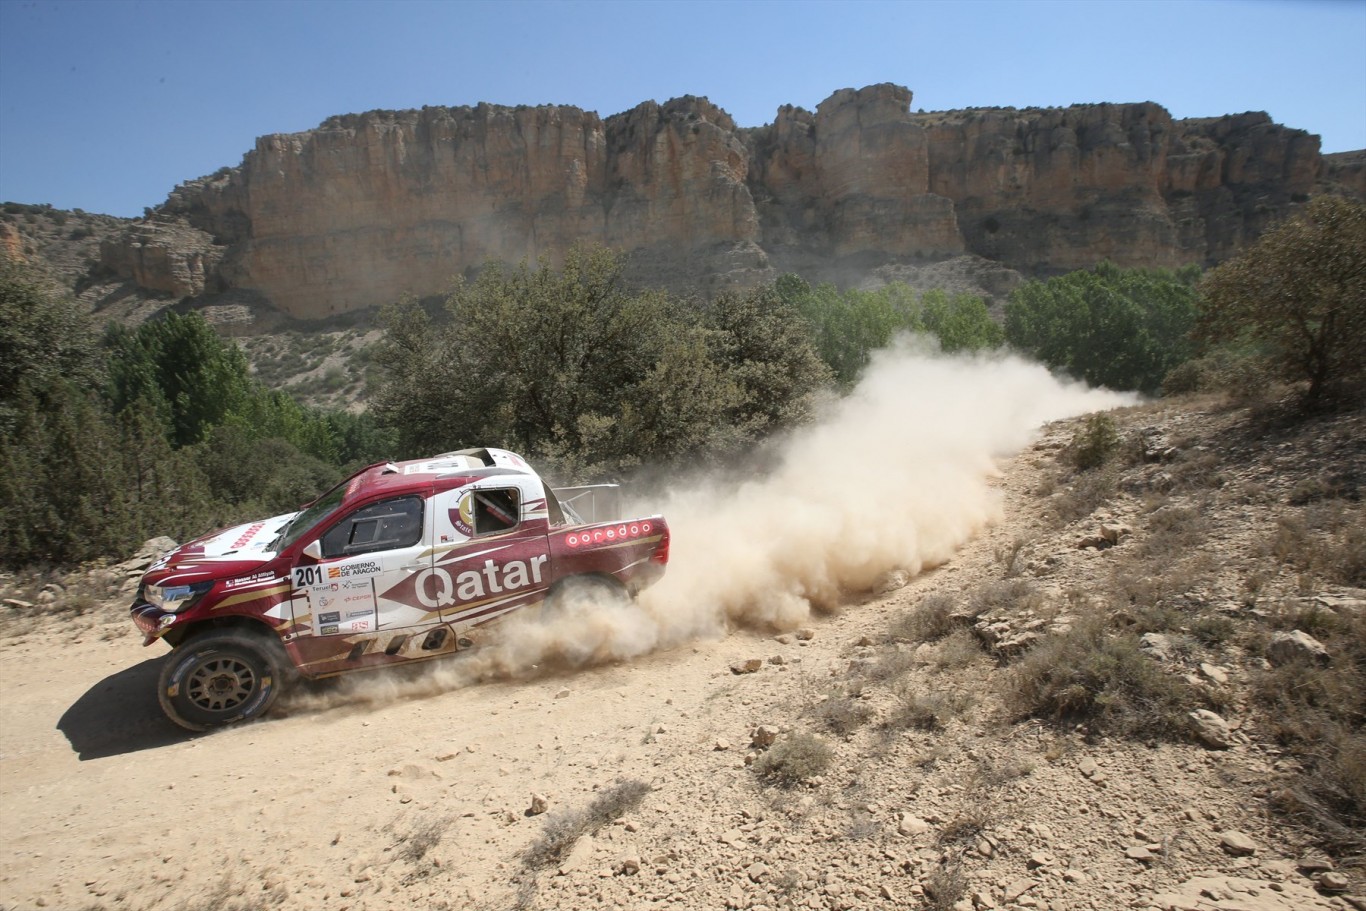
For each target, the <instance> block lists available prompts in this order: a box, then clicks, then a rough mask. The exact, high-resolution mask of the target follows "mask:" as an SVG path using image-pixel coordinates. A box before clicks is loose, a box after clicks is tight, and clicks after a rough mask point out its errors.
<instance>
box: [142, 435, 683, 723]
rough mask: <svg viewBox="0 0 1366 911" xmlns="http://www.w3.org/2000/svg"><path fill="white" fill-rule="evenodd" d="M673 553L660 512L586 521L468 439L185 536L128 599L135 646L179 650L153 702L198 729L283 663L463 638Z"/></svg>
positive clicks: (623, 593)
mask: <svg viewBox="0 0 1366 911" xmlns="http://www.w3.org/2000/svg"><path fill="white" fill-rule="evenodd" d="M562 492H563V491H562ZM668 560H669V529H668V526H667V525H666V524H665V521H664V519H663V517H661V516H657V515H656V516H648V517H643V518H634V519H616V518H610V519H604V518H602V517H601V516H592V517H591V519H590V520H589V521H585V520H584V519H582V518H581V517H580V516H579V514H578V513H577V512H576V511H575V509H574V508H573V507H572V506H571V505H569V503H568V502H562V501H561V498H560V497H557V495H556V491H554V490H552V489H550V488H549V487H548V486H546V485H545V484H544V483H543V482H542V480H541V478H540V476H539V475H537V474H536V472H535V471H533V470H532V469H531V467H530V466H529V465H528V464H527V463H526V462H525V461H524V460H523V459H522V458H521V457H520V456H518V455H516V454H514V453H511V452H507V451H504V450H501V449H487V448H484V449H464V450H461V451H459V452H449V453H444V454H442V455H438V456H433V457H432V458H429V459H419V460H413V461H405V462H388V463H380V464H376V465H371V466H370V467H368V468H365V469H362V470H361V471H358V472H356V473H355V474H354V475H352V476H351V477H349V478H347V479H346V480H345V481H343V482H341V483H340V484H338V485H337V486H336V487H334V488H332V489H331V490H329V491H328V492H327V493H324V494H323V495H322V496H320V497H319V498H318V499H317V500H315V501H313V503H312V504H310V505H308V506H307V507H306V508H304V509H302V510H301V511H299V512H295V513H289V514H286V515H282V516H276V517H274V518H271V519H263V520H261V521H258V522H251V523H248V524H245V525H241V526H238V527H236V528H231V529H228V530H226V531H219V532H215V533H213V534H210V535H206V536H205V537H202V538H199V539H197V540H194V541H191V542H189V543H188V544H185V545H183V546H181V547H179V548H178V549H176V550H174V551H172V552H170V553H169V554H167V555H166V556H164V557H163V558H161V559H160V560H159V561H158V562H156V563H155V564H153V565H152V567H151V568H150V569H149V570H148V571H147V574H146V575H145V576H144V577H143V579H142V584H141V585H140V586H139V588H138V594H137V599H136V601H135V602H134V604H133V606H132V608H131V612H132V617H133V621H134V623H136V624H137V627H138V629H139V630H141V631H142V633H143V635H144V643H143V644H144V645H150V644H151V643H153V642H155V641H157V640H162V641H164V642H166V643H167V644H168V645H170V646H172V648H173V650H172V652H171V653H170V655H168V656H167V659H166V662H165V664H164V666H163V668H162V671H161V675H160V680H159V682H158V687H159V689H158V695H159V699H160V702H161V707H162V709H163V710H164V711H165V712H166V714H167V716H169V717H170V719H171V720H172V721H174V722H175V723H176V724H179V725H180V726H182V727H185V728H188V729H190V730H195V731H202V730H207V729H209V728H213V727H218V726H222V725H226V724H233V723H236V722H241V721H246V720H249V719H252V718H256V717H258V716H260V715H262V714H264V713H265V712H266V711H267V710H268V709H269V708H270V706H271V704H272V703H273V702H274V701H275V698H276V697H277V696H278V695H279V692H280V690H281V687H282V686H283V685H284V681H285V679H286V678H287V677H291V676H294V675H299V676H302V677H308V678H321V677H330V676H335V675H337V674H344V673H349V672H352V671H359V670H364V669H367V668H378V667H386V666H390V665H395V664H403V663H407V662H412V661H420V660H425V659H429V658H435V657H438V656H442V655H448V654H450V653H452V652H456V651H460V650H462V649H467V648H471V647H473V646H474V645H476V644H477V643H478V641H479V639H480V636H481V634H482V633H483V632H484V630H486V629H487V624H489V623H490V622H491V621H494V620H496V619H498V618H500V617H503V616H505V615H506V614H508V613H509V612H511V611H515V610H519V609H522V608H526V607H530V606H533V605H541V604H543V603H545V602H547V601H550V602H551V603H552V604H553V603H554V602H555V601H556V600H557V599H558V598H561V597H563V596H564V595H565V594H566V593H567V592H568V590H569V589H571V588H574V587H583V586H589V587H596V588H597V589H599V590H601V591H602V592H603V593H605V594H606V595H608V596H613V595H615V596H618V597H623V598H624V597H627V596H629V595H633V594H634V593H635V592H637V591H639V590H640V589H642V588H644V587H645V586H647V585H649V584H651V583H652V582H654V581H655V580H656V579H658V578H659V577H660V576H661V575H662V574H663V571H664V567H665V565H666V564H667V563H668Z"/></svg>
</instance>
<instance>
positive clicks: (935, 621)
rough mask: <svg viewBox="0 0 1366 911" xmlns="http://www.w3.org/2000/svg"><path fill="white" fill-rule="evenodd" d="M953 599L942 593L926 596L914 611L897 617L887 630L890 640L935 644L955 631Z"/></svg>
mask: <svg viewBox="0 0 1366 911" xmlns="http://www.w3.org/2000/svg"><path fill="white" fill-rule="evenodd" d="M953 608H954V603H953V597H952V596H950V595H946V594H943V593H942V592H941V593H936V594H932V595H926V596H925V597H924V598H921V599H920V604H918V605H917V606H916V607H915V609H914V610H909V611H906V612H904V613H902V614H900V615H898V616H897V617H896V619H894V620H893V621H892V623H891V625H890V626H888V628H887V636H888V638H890V639H903V640H905V641H907V642H935V641H937V640H939V639H943V638H944V637H945V636H947V635H949V634H950V633H952V632H953V631H954V629H955V628H956V626H957V624H956V623H955V622H954V620H953V618H952V614H953Z"/></svg>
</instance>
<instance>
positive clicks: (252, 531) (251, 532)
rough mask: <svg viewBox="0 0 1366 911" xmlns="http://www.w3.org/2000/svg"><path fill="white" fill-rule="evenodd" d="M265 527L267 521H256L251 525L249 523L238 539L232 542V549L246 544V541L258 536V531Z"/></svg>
mask: <svg viewBox="0 0 1366 911" xmlns="http://www.w3.org/2000/svg"><path fill="white" fill-rule="evenodd" d="M265 527H266V523H265V522H254V523H252V524H251V525H248V526H247V530H246V531H244V532H242V534H241V535H239V536H238V538H237V540H236V541H233V542H232V548H231V549H232V550H237V549H238V548H239V547H243V546H245V545H246V543H247V542H248V541H250V540H251V539H252V538H254V537H256V533H257V532H258V531H260V530H261V529H263V528H265Z"/></svg>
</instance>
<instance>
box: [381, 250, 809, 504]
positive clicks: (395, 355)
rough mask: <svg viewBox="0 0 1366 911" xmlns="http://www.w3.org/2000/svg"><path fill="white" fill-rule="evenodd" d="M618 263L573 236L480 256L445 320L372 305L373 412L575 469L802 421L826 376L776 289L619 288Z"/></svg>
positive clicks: (400, 429) (436, 439)
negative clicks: (375, 332) (510, 255)
mask: <svg viewBox="0 0 1366 911" xmlns="http://www.w3.org/2000/svg"><path fill="white" fill-rule="evenodd" d="M622 266H623V263H622V260H621V257H620V256H618V255H617V254H615V253H612V252H611V251H609V250H606V249H604V248H600V247H578V248H575V249H573V250H571V251H570V253H569V254H568V256H567V257H566V259H565V263H564V266H563V268H562V269H560V270H555V269H552V268H550V267H549V266H548V265H544V264H542V265H540V266H538V267H536V268H532V267H531V266H529V265H527V264H525V263H524V264H522V265H521V266H520V267H517V268H515V269H510V268H507V267H504V266H500V265H497V264H490V265H489V266H487V267H486V268H485V269H484V270H483V272H482V273H480V275H479V277H478V278H477V279H476V280H475V281H473V282H470V283H463V282H462V283H460V284H459V285H457V286H456V288H455V289H454V291H453V292H452V294H451V295H450V297H449V298H448V300H447V302H446V309H447V312H448V315H449V317H450V318H449V320H448V321H447V322H444V323H441V324H437V322H436V321H435V320H433V319H432V318H431V317H430V316H429V315H427V314H426V313H425V312H424V311H423V310H422V309H421V307H419V306H418V305H417V304H416V303H415V302H412V301H407V302H404V303H401V304H400V305H399V306H397V307H395V308H392V309H390V310H388V311H386V313H385V315H384V320H385V324H386V328H387V334H386V339H385V343H384V346H383V348H382V349H381V351H380V353H379V355H378V357H379V360H380V363H381V364H382V365H383V367H384V368H385V371H386V374H387V379H386V381H385V383H384V385H383V386H381V388H380V389H379V391H378V393H377V395H376V399H375V409H376V412H377V415H378V417H379V418H380V420H381V421H382V422H383V424H384V425H385V426H387V427H389V428H391V429H392V430H393V431H394V432H395V433H396V435H397V437H398V448H399V450H400V452H402V453H404V454H418V453H424V452H426V453H430V452H439V451H442V450H446V449H454V448H458V447H460V446H469V445H476V444H488V445H503V446H507V447H509V448H513V449H517V450H520V451H522V452H524V453H526V454H528V455H532V456H535V457H536V458H538V459H539V460H541V461H542V462H543V463H546V464H550V465H552V466H557V467H559V468H560V469H561V470H562V471H563V472H565V473H568V474H572V475H575V476H577V477H588V476H595V475H603V474H609V473H614V472H617V471H620V470H622V469H625V468H629V467H632V466H634V465H637V464H640V463H643V462H648V461H668V460H671V459H675V458H680V457H682V456H683V455H685V454H688V455H698V456H700V457H702V458H704V459H705V458H707V457H711V458H718V459H719V458H722V457H724V456H725V455H726V454H727V453H730V452H733V451H735V449H736V448H738V447H739V446H741V445H744V444H745V443H746V442H749V441H753V440H754V439H756V438H757V437H758V436H759V435H762V434H763V433H765V432H767V431H768V430H770V429H772V428H773V427H775V426H780V425H783V424H786V423H790V422H792V421H796V420H800V419H802V417H803V416H804V415H805V413H806V409H805V406H804V404H803V403H804V401H805V400H806V399H807V398H809V397H810V396H811V395H813V394H814V393H815V392H816V391H817V390H818V388H819V387H820V386H821V385H822V384H823V383H824V382H825V381H826V378H827V376H828V374H827V373H826V372H825V371H824V370H823V369H822V367H821V365H820V363H819V360H818V359H817V357H816V355H815V353H814V351H813V350H812V348H811V344H810V342H809V340H808V339H807V337H806V335H805V333H804V332H803V331H802V330H801V329H800V327H799V326H798V323H797V320H796V318H795V314H794V313H793V312H792V311H791V310H790V309H788V308H787V307H785V306H784V305H783V304H782V303H781V302H780V301H779V300H778V299H777V297H776V296H774V295H772V294H771V293H767V292H753V293H750V294H748V295H726V296H723V297H721V298H719V299H718V300H717V301H715V302H713V303H712V304H710V305H699V304H693V303H690V302H686V301H680V300H676V299H674V298H671V297H670V296H668V295H667V294H665V293H663V292H658V291H632V290H630V289H627V288H626V287H625V286H624V284H623V282H622Z"/></svg>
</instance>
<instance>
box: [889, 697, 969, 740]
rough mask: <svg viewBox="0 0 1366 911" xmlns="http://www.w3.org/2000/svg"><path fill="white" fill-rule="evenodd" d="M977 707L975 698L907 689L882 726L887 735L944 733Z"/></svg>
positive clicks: (898, 698)
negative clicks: (952, 724)
mask: <svg viewBox="0 0 1366 911" xmlns="http://www.w3.org/2000/svg"><path fill="white" fill-rule="evenodd" d="M972 704H973V699H972V697H971V696H970V695H969V694H967V693H964V692H961V691H956V690H955V691H949V692H922V691H921V690H919V689H916V688H914V687H906V688H904V689H902V690H901V691H900V692H899V693H897V700H896V703H895V705H894V706H893V707H892V710H891V712H889V713H888V715H887V718H886V720H885V721H883V723H882V729H883V730H884V731H886V732H887V733H896V732H898V731H904V730H908V729H909V730H919V731H942V730H943V729H944V728H945V726H946V725H947V723H948V722H949V721H950V720H952V719H954V718H958V717H961V716H962V715H963V714H964V712H966V711H967V710H968V709H969V708H970V707H971V706H972Z"/></svg>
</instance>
